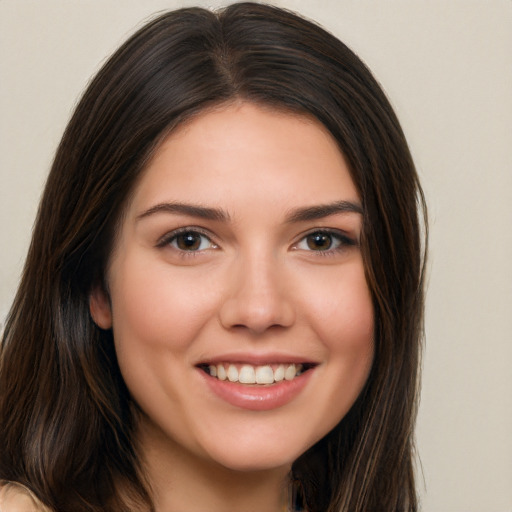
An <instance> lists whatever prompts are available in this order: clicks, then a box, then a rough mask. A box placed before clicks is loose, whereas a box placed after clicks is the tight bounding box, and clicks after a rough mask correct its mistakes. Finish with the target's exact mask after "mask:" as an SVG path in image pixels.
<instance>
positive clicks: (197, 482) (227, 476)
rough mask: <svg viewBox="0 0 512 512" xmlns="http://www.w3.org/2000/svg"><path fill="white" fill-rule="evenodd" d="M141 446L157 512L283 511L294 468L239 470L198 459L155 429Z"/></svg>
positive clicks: (142, 437) (146, 430)
mask: <svg viewBox="0 0 512 512" xmlns="http://www.w3.org/2000/svg"><path fill="white" fill-rule="evenodd" d="M139 446H140V449H141V452H142V453H141V455H142V458H143V460H144V468H145V473H146V475H147V480H148V482H149V484H150V486H151V492H152V498H153V502H154V506H155V511H156V512H202V511H205V510H208V512H240V511H261V510H265V511H266V512H267V511H268V512H283V511H284V510H287V504H288V474H289V470H290V467H280V468H272V469H265V470H258V471H237V470H233V469H230V468H226V467H224V466H222V465H220V464H218V463H216V462H215V461H210V460H207V459H206V458H203V457H200V456H197V455H195V454H193V453H191V452H190V451H189V450H187V449H185V448H184V447H182V446H181V445H178V444H177V443H175V442H173V441H172V440H169V438H168V437H167V436H165V435H164V434H163V433H162V432H160V431H159V430H157V429H156V428H155V427H154V426H147V425H146V426H142V427H141V429H140V431H139Z"/></svg>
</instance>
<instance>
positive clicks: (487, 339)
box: [0, 0, 512, 512]
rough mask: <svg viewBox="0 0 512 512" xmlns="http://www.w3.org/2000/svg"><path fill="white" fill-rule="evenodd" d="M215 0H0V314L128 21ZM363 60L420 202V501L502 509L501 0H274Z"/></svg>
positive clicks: (507, 277) (510, 326)
mask: <svg viewBox="0 0 512 512" xmlns="http://www.w3.org/2000/svg"><path fill="white" fill-rule="evenodd" d="M225 3H226V2H219V1H216V0H206V1H202V0H199V1H197V2H196V1H194V2H185V1H182V2H179V1H176V0H174V1H173V0H167V1H163V0H145V1H140V0H137V1H136V0H0V72H1V77H0V79H1V82H0V249H1V250H0V323H1V322H3V320H4V318H5V314H6V313H7V310H8V308H9V304H10V302H11V300H12V297H13V294H14V290H15V288H16V283H17V280H18V277H19V274H20V270H21V266H22V262H23V259H24V255H25V252H26V250H27V245H28V242H29V238H30V229H31V225H32V222H33V219H34V216H35V212H36V208H37V202H38V198H39V195H40V193H41V189H42V186H43V182H44V179H45V175H46V173H47V171H48V168H49V166H50V162H51V159H52V154H53V152H54V150H55V147H56V145H57V143H58V141H59V138H60V136H61V134H62V131H63V129H64V126H65V124H66V121H67V119H68V116H69V114H70V112H71V109H72V108H73V105H74V104H75V102H76V99H77V97H78V95H79V93H80V91H82V90H83V88H84V86H85V84H86V83H87V81H88V78H89V77H90V76H91V75H92V74H93V73H94V71H96V70H97V69H98V66H99V64H100V63H101V62H102V61H103V60H104V59H105V57H106V56H107V54H109V53H110V52H111V51H113V50H114V49H115V48H116V46H117V45H118V44H120V43H121V42H122V41H123V40H124V39H125V37H126V36H127V35H128V34H130V33H131V32H132V31H133V30H134V28H135V27H138V26H139V25H140V23H141V22H142V20H144V19H145V18H147V17H148V16H149V15H150V14H151V13H154V12H155V11H159V10H163V9H169V8H175V7H177V6H182V5H194V4H201V5H207V6H218V5H220V4H225ZM274 3H275V4H277V5H280V6H286V7H289V8H291V9H294V10H297V11H299V12H302V13H303V14H305V15H306V16H308V17H310V18H313V19H315V20H317V21H319V22H320V23H321V24H323V25H324V26H325V27H326V28H328V29H330V30H331V31H333V32H334V33H335V34H336V35H337V36H338V37H340V38H341V39H342V40H343V41H345V42H346V43H347V44H348V45H349V46H351V47H352V48H353V49H354V50H355V51H356V52H357V53H358V54H359V55H360V56H361V57H362V58H363V60H365V61H366V62H367V64H368V65H369V66H370V68H371V69H372V70H373V71H374V73H375V74H376V76H377V77H378V79H379V80H380V81H381V83H382V84H383V86H384V88H385V89H386V91H387V92H388V94H389V96H390V97H391V100H392V102H393V104H394V105H395V107H396V110H397V112H398V114H399V117H400V119H401V120H402V123H403V126H404V129H405V132H406V134H407V135H408V138H409V141H410V144H411V147H412V151H413V154H414V156H415V159H416V162H417V166H418V169H419V172H420V175H421V177H422V180H423V184H424V188H425V191H426V194H427V198H428V203H429V207H430V222H431V255H430V261H429V295H428V304H427V346H426V354H425V360H424V386H423V395H422V402H421V410H420V415H419V424H418V451H419V454H420V456H421V461H422V466H423V471H424V477H425V485H424V486H422V489H421V493H422V501H423V510H424V511H426V512H448V511H450V512H473V511H474V512H505V511H512V377H511V375H512V369H511V366H512V334H511V332H512V320H511V319H512V271H511V262H512V234H511V233H512V156H511V155H512V144H511V137H512V65H511V64H512V1H510V0H480V1H472V0H434V1H428V2H427V1H420V0H395V1H393V0H386V1H384V0H381V1H380V2H379V1H377V0H359V1H355V0H351V1H349V0H340V1H336V0H315V1H313V0H311V1H308V0H282V1H275V2H274Z"/></svg>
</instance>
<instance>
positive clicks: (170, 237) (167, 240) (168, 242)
mask: <svg viewBox="0 0 512 512" xmlns="http://www.w3.org/2000/svg"><path fill="white" fill-rule="evenodd" d="M188 234H190V235H194V236H197V235H199V236H200V237H201V238H203V239H206V240H208V242H209V244H210V247H208V248H207V249H216V248H217V247H218V246H217V244H215V242H213V241H212V239H211V237H210V236H209V235H208V234H207V233H206V232H204V231H203V230H202V229H200V228H196V227H190V226H189V227H184V228H180V229H176V230H174V231H171V232H170V233H167V234H166V235H164V236H163V237H162V238H161V239H160V240H159V241H158V242H157V247H161V248H163V247H166V246H171V247H173V248H174V249H175V250H176V251H177V252H179V253H180V255H183V256H194V255H195V253H198V252H203V251H205V250H207V249H200V248H199V249H196V250H186V249H182V248H180V247H178V246H177V245H174V244H173V243H174V242H176V243H177V240H178V238H179V236H180V235H188ZM200 243H201V244H202V241H201V242H200Z"/></svg>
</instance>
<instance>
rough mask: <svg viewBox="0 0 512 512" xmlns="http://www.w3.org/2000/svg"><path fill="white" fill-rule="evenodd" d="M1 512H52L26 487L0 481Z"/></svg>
mask: <svg viewBox="0 0 512 512" xmlns="http://www.w3.org/2000/svg"><path fill="white" fill-rule="evenodd" d="M0 512H51V511H50V509H49V508H47V507H45V506H44V505H43V504H42V503H41V502H40V501H39V500H38V499H37V498H36V497H35V496H34V495H33V494H32V493H31V492H30V491H29V490H28V489H27V488H26V487H24V486H23V485H20V484H17V483H13V482H2V481H0Z"/></svg>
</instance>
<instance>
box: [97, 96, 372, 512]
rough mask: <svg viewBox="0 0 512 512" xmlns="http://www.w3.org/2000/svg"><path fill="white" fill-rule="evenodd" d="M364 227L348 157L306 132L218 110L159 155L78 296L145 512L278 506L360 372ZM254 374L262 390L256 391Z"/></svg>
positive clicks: (364, 372)
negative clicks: (106, 255)
mask: <svg viewBox="0 0 512 512" xmlns="http://www.w3.org/2000/svg"><path fill="white" fill-rule="evenodd" d="M361 226H362V208H361V204H360V199H359V196H358V193H357V190H356V188H355V186H354V183H353V181H352V179H351V176H350V172H349V170H348V167H347V164H346V162H345V160H344V157H343V155H342V154H341V152H340V151H339V149H338V147H337V144H336V142H335V141H334V140H333V138H332V137H331V136H330V134H329V133H328V132H327V131H326V130H325V128H323V127H322V125H320V124H319V123H318V122H316V121H314V120H312V119H309V118H307V117H302V116H297V115H291V114H284V113H279V112H275V111H272V110H269V109H263V108H261V107H258V106H255V105H252V104H248V103H241V104H234V105H228V106H221V107H220V108H218V109H216V110H213V111H210V112H206V113H204V114H202V115H200V116H198V117H197V118H194V119H193V120H192V121H191V122H190V123H188V124H186V125H184V126H182V127H180V128H179V129H178V130H176V131H175V132H173V133H172V134H171V135H170V136H169V137H168V138H167V139H166V140H165V141H164V142H163V143H162V145H161V147H160V148H159V149H158V151H157V152H156V154H155V156H154V158H153V160H152V161H151V162H150V164H149V165H148V167H147V169H146V170H145V171H144V174H143V175H142V177H141V179H140V181H139V183H138V185H137V187H136V189H135V191H134V194H133V197H132V199H131V202H130V204H129V205H128V208H127V211H126V215H125V217H124V219H123V222H122V225H121V227H120V233H119V238H118V240H117V244H116V247H115V248H114V251H113V255H112V258H111V261H110V264H109V268H108V273H107V281H108V296H107V294H106V293H105V292H104V291H102V290H99V289H98V290H96V291H95V292H94V293H93V295H92V296H91V313H92V316H93V318H94V319H95V321H96V323H97V324H98V325H99V326H100V327H102V328H105V329H109V328H112V329H113V333H114V341H115V345H116V352H117V357H118V361H119V366H120V369H121V372H122V374H123V378H124V380H125V382H126V384H127V386H128V389H129V390H130V393H131V394H132V397H133V399H134V401H135V402H136V403H137V405H138V407H139V408H140V410H141V411H142V415H141V425H140V432H139V445H140V449H141V451H142V454H143V459H144V461H145V463H146V471H147V476H148V481H149V483H150V486H151V489H152V492H153V498H154V502H155V504H156V510H157V512H227V511H228V512H229V511H233V512H235V511H236V512H251V511H254V512H256V511H257V512H261V511H265V512H282V511H283V507H286V499H287V497H286V491H287V478H288V477H287V475H288V474H289V471H290V468H291V465H292V464H293V461H295V460H296V459H297V458H298V457H299V456H300V455H301V454H303V453H304V452H305V451H306V450H307V449H308V448H310V447H311V446H312V445H314V444H315V443H316V442H317V441H318V440H320V439H321V438H322V437H323V436H325V435H326V434H327V433H328V432H329V431H330V430H332V428H334V426H335V425H337V424H338V423H339V421H340V420H341V419H342V418H343V416H344V415H345V414H346V413H347V411H348V410H349V409H350V407H351V406H352V404H353V403H354V401H355V400H356V398H357V396H358V395H359V393H360V391H361V389H362V387H363V386H364V383H365V381H366V379H367V377H368V373H369V370H370V367H371V362H372V357H373V340H372V334H373V307H372V301H371V298H370V293H369V291H368V286H367V283H366V279H365V272H364V265H363V261H362V256H361V251H360V246H359V239H360V235H361ZM285 370H286V378H284V377H283V372H285ZM223 372H228V373H230V376H229V377H228V378H227V377H225V376H223V375H221V374H222V373H223ZM233 372H234V374H233ZM290 372H291V373H290ZM260 373H262V374H265V378H268V374H270V377H271V382H254V381H251V379H254V378H255V375H256V374H258V375H259V374H260ZM233 375H234V376H233ZM247 376H248V377H247ZM246 378H248V379H249V381H246V380H245V379H246ZM242 380H243V382H242Z"/></svg>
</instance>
